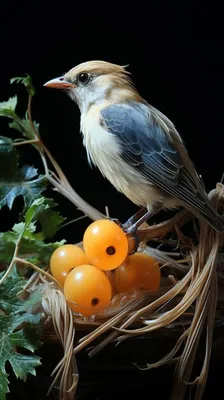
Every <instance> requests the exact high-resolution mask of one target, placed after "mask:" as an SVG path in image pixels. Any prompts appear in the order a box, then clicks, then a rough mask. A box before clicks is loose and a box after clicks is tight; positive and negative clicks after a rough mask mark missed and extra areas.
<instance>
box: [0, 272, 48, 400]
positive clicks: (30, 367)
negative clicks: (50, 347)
mask: <svg viewBox="0 0 224 400" xmlns="http://www.w3.org/2000/svg"><path fill="white" fill-rule="evenodd" d="M1 275H2V274H1ZM25 284H26V280H25V279H23V278H20V277H19V276H18V274H16V272H15V273H14V274H13V275H11V276H9V277H7V278H6V279H5V280H4V281H3V283H2V284H1V285H0V399H4V397H5V394H6V393H7V392H8V379H7V377H8V375H7V373H6V370H5V365H6V363H8V362H9V363H10V364H11V367H12V369H13V371H14V373H15V375H16V377H17V378H20V379H23V380H26V378H27V375H28V374H33V375H35V368H36V367H37V366H39V365H40V359H39V357H37V356H36V355H33V354H32V355H29V354H28V355H27V354H26V355H25V354H22V351H23V350H22V349H25V350H28V351H31V352H32V353H33V352H34V351H35V350H36V349H37V348H38V347H39V346H40V345H41V343H40V341H39V334H38V333H37V327H39V324H40V319H41V315H40V314H32V307H33V306H34V305H36V304H38V303H39V302H40V300H41V293H40V291H37V292H35V293H34V294H33V295H31V296H30V297H29V298H28V299H26V300H23V299H21V298H20V297H19V294H20V293H21V291H22V289H23V287H24V285H25Z"/></svg>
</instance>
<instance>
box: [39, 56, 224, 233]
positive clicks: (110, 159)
mask: <svg viewBox="0 0 224 400" xmlns="http://www.w3.org/2000/svg"><path fill="white" fill-rule="evenodd" d="M44 86H45V87H48V88H55V89H62V90H63V91H66V92H67V94H68V95H69V96H70V98H71V99H72V100H73V101H74V102H75V103H76V104H77V106H78V107H79V110H80V131H81V134H82V140H83V145H84V147H85V148H86V153H87V159H88V162H89V164H90V165H94V166H96V167H97V168H98V169H99V171H100V172H101V174H102V175H103V176H104V177H105V178H106V179H107V180H108V181H109V182H110V183H111V184H112V185H113V186H114V187H115V188H116V189H117V190H118V191H119V192H121V193H123V194H124V195H125V196H126V197H127V198H128V199H130V200H131V201H132V202H133V203H134V204H135V205H137V206H138V207H140V209H139V210H138V211H137V213H136V214H135V215H134V216H133V217H131V218H130V219H129V220H128V221H129V222H128V223H127V224H126V225H125V224H124V226H125V229H126V231H127V232H129V233H130V232H135V231H136V230H137V229H138V227H139V226H140V225H141V224H142V223H143V222H144V221H147V220H148V219H149V218H151V217H152V216H154V215H156V214H157V213H158V212H160V211H161V210H169V209H178V208H180V207H181V208H185V209H188V210H189V211H190V212H191V213H192V214H193V215H194V216H195V217H196V218H198V219H201V220H206V221H207V222H208V224H209V225H210V226H211V227H212V228H213V229H214V230H215V231H217V232H223V231H224V220H223V216H222V215H220V214H219V213H218V212H217V211H216V209H215V208H214V207H213V205H212V204H211V202H210V200H209V197H208V194H207V193H206V191H205V188H204V184H203V182H202V180H201V178H200V176H199V175H198V173H197V171H196V169H195V165H194V163H193V161H192V160H191V158H190V156H189V153H188V150H187V148H186V145H185V143H184V141H183V139H182V137H181V136H180V134H179V132H178V131H177V129H176V127H175V125H174V123H173V122H172V121H171V120H170V119H169V118H168V117H167V116H166V115H165V114H163V113H162V112H161V111H159V110H158V109H157V108H155V107H154V106H153V105H151V104H149V103H148V102H147V101H146V100H145V99H144V98H143V97H142V96H141V94H140V92H139V91H138V90H137V88H136V86H135V84H134V82H133V80H132V77H131V73H130V72H129V71H128V66H126V65H125V66H123V65H117V64H113V63H111V62H107V61H101V60H93V61H86V62H83V63H81V64H78V65H76V66H75V67H73V68H72V69H70V70H69V71H68V72H66V73H65V74H64V75H62V76H60V77H57V78H54V79H51V80H50V81H48V82H46V83H45V84H44Z"/></svg>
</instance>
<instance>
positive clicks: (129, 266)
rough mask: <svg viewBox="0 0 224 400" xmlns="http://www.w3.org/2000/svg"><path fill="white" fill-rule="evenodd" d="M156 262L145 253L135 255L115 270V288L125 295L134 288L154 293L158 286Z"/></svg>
mask: <svg viewBox="0 0 224 400" xmlns="http://www.w3.org/2000/svg"><path fill="white" fill-rule="evenodd" d="M160 279H161V274H160V268H159V264H158V262H157V261H156V260H155V259H154V258H152V257H150V256H148V255H147V254H145V253H135V254H133V255H131V256H129V257H128V258H127V260H126V261H125V263H124V264H123V265H121V266H120V267H118V268H117V269H116V288H117V291H118V292H119V293H125V292H127V291H129V290H132V289H134V288H141V289H144V290H149V291H156V290H158V289H159V286H160Z"/></svg>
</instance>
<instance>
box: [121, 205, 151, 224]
mask: <svg viewBox="0 0 224 400" xmlns="http://www.w3.org/2000/svg"><path fill="white" fill-rule="evenodd" d="M145 211H146V208H145V207H141V208H140V209H139V210H138V211H137V212H136V213H135V214H134V215H132V217H130V218H129V219H128V220H127V221H126V222H125V223H124V224H122V228H123V229H127V228H129V227H130V226H132V225H133V224H134V223H135V222H137V221H138V220H139V218H141V217H142V216H143V215H144V214H145Z"/></svg>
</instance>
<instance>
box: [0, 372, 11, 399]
mask: <svg viewBox="0 0 224 400" xmlns="http://www.w3.org/2000/svg"><path fill="white" fill-rule="evenodd" d="M8 383H9V381H8V379H7V374H4V373H3V372H1V370H0V400H6V393H9V388H8Z"/></svg>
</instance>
